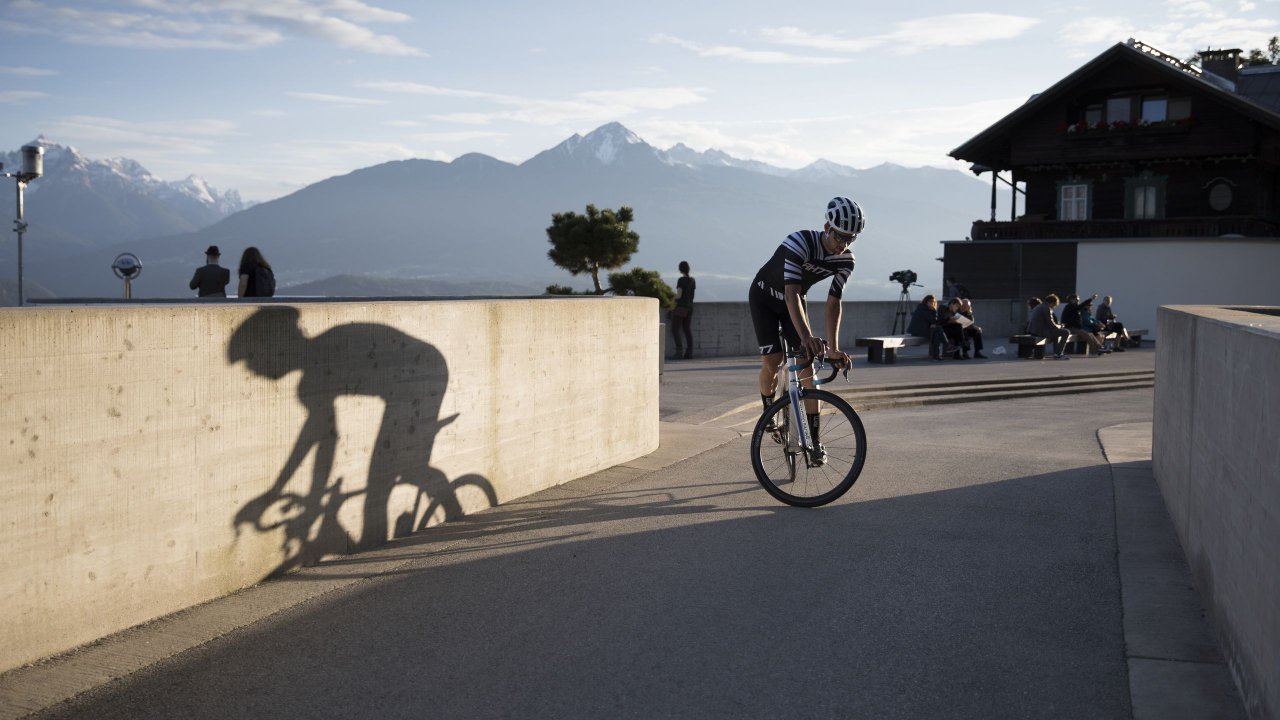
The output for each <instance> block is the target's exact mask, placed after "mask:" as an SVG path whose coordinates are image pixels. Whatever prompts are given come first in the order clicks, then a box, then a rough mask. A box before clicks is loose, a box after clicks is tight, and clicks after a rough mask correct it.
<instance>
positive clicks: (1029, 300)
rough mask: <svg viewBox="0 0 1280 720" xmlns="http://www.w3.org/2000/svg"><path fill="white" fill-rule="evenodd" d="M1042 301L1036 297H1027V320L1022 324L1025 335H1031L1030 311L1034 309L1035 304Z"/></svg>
mask: <svg viewBox="0 0 1280 720" xmlns="http://www.w3.org/2000/svg"><path fill="white" fill-rule="evenodd" d="M1042 302H1044V301H1043V300H1041V299H1040V298H1038V297H1034V296H1033V297H1030V298H1027V322H1026V323H1025V324H1023V326H1022V332H1023V334H1025V335H1031V334H1032V333H1031V313H1032V312H1033V311H1035V309H1036V306H1037V305H1039V304H1040V303H1042Z"/></svg>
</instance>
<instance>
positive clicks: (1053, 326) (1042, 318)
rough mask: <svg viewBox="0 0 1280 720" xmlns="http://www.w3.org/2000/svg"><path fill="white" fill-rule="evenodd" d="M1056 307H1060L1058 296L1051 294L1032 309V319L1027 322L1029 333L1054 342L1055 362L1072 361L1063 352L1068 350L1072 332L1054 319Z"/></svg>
mask: <svg viewBox="0 0 1280 720" xmlns="http://www.w3.org/2000/svg"><path fill="white" fill-rule="evenodd" d="M1056 307H1058V296H1057V295H1054V294H1053V293H1049V294H1048V295H1046V296H1045V298H1044V302H1042V303H1040V304H1039V305H1037V306H1035V308H1034V309H1032V311H1031V318H1030V319H1029V320H1028V321H1027V333H1028V334H1030V335H1037V336H1039V337H1042V338H1048V339H1049V340H1050V341H1052V342H1053V357H1054V359H1055V360H1070V359H1071V358H1069V357H1067V355H1066V354H1065V353H1064V352H1063V350H1065V349H1066V348H1067V340H1068V339H1070V337H1071V331H1070V330H1068V329H1066V328H1065V327H1063V326H1061V325H1059V324H1058V321H1057V319H1056V318H1054V317H1053V309H1054V308H1056Z"/></svg>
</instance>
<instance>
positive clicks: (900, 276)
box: [889, 270, 920, 292]
mask: <svg viewBox="0 0 1280 720" xmlns="http://www.w3.org/2000/svg"><path fill="white" fill-rule="evenodd" d="M919 277H920V276H919V275H916V274H915V271H913V270H899V271H897V272H895V273H894V274H892V275H890V276H889V282H896V283H900V284H901V285H902V289H903V291H904V292H905V291H906V289H907V287H908V286H910V285H914V284H916V279H917V278H919Z"/></svg>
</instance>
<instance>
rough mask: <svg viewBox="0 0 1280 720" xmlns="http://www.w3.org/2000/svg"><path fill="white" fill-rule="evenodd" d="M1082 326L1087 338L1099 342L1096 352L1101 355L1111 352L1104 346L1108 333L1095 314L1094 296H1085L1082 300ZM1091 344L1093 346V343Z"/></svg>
mask: <svg viewBox="0 0 1280 720" xmlns="http://www.w3.org/2000/svg"><path fill="white" fill-rule="evenodd" d="M1080 327H1081V328H1082V332H1084V333H1086V338H1087V339H1090V338H1091V339H1092V340H1093V341H1094V342H1095V343H1097V345H1098V346H1097V347H1096V348H1094V351H1095V352H1097V353H1098V354H1099V355H1103V354H1105V353H1109V352H1111V351H1110V350H1108V349H1106V348H1105V347H1103V346H1104V345H1106V344H1107V336H1106V333H1104V332H1102V324H1101V323H1099V322H1098V320H1097V318H1095V317H1094V316H1093V298H1085V299H1084V300H1081V301H1080ZM1089 345H1090V347H1092V346H1093V343H1090V344H1089Z"/></svg>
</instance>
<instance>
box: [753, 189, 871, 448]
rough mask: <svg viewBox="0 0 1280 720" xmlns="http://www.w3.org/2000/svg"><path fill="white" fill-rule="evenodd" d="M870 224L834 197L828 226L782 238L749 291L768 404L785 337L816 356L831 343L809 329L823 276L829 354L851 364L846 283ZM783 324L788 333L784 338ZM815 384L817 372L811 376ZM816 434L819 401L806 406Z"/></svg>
mask: <svg viewBox="0 0 1280 720" xmlns="http://www.w3.org/2000/svg"><path fill="white" fill-rule="evenodd" d="M865 226H866V218H865V216H864V215H863V213H862V208H860V207H858V203H856V202H854V201H852V200H850V199H849V198H846V197H836V198H832V199H831V201H830V202H828V203H827V214H826V224H825V225H824V226H823V229H822V230H797V231H796V232H793V233H791V234H790V235H788V236H787V239H786V240H784V241H782V244H781V245H779V246H778V249H777V250H776V251H774V253H773V257H771V258H769V261H768V262H766V263H765V264H764V267H761V268H760V272H758V273H756V277H755V280H753V281H752V283H751V290H750V292H749V293H748V304H749V306H750V308H751V322H752V324H753V325H754V326H755V331H756V340H757V342H759V344H760V400H761V401H762V402H763V403H764V406H765V407H766V408H768V407H769V405H771V404H772V403H773V399H774V398H773V396H774V393H775V392H776V391H777V389H778V369H779V368H781V367H782V363H783V360H784V359H785V357H784V354H783V347H782V337H785V338H786V341H787V344H788V345H790V346H791V347H793V348H803V349H804V350H805V352H806V353H808V354H809V355H810V357H812V356H814V355H817V354H820V353H821V352H822V351H823V349H824V348H826V343H825V342H824V341H823V339H822V338H821V337H816V336H814V334H813V332H812V330H811V329H810V327H809V315H808V312H807V309H806V307H805V294H806V293H808V291H809V288H810V287H812V286H813V285H814V283H817V282H818V281H820V280H825V279H827V278H830V279H831V289H830V290H829V291H828V292H827V303H826V306H825V310H824V312H823V317H824V318H825V320H826V323H825V324H826V331H827V337H829V338H830V339H831V344H830V347H829V348H826V349H827V353H828V357H829V358H830V359H831V360H832V362H833V363H835V364H837V365H844V364H847V363H848V362H849V357H848V356H847V355H845V354H844V353H843V352H841V351H840V340H839V338H840V310H841V306H840V298H841V296H842V295H843V294H844V284H845V282H846V281H847V280H848V279H849V275H850V274H851V273H852V272H853V265H854V260H853V253H851V252H850V251H849V246H850V245H852V244H853V241H854V240H855V239H857V237H858V233H860V232H862V230H863V228H864V227H865ZM779 326H781V330H782V337H779V333H778V331H779ZM804 380H805V385H806V387H811V386H812V383H813V374H812V372H810V374H809V377H808V378H805V379H804ZM805 413H806V414H807V415H808V416H809V427H810V429H811V432H812V434H813V437H814V438H815V441H816V438H817V435H818V408H817V403H816V402H815V403H813V404H812V406H808V405H807V406H806V408H805Z"/></svg>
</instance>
